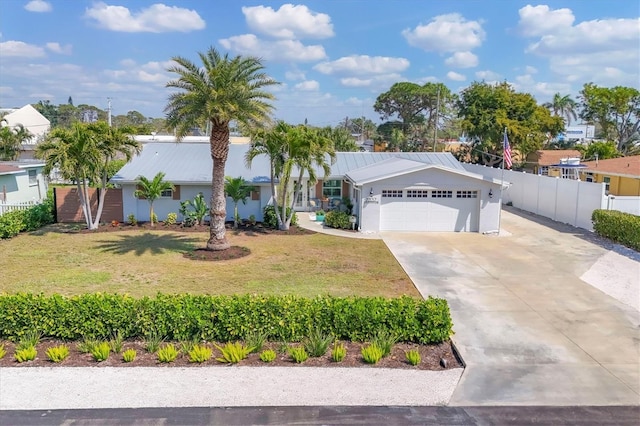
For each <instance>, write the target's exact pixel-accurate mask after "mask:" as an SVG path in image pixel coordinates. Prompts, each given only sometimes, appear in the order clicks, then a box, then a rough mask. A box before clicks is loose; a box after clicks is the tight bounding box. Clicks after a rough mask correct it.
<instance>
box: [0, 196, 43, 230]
mask: <svg viewBox="0 0 640 426" xmlns="http://www.w3.org/2000/svg"><path fill="white" fill-rule="evenodd" d="M50 223H53V201H52V199H50V198H47V199H45V200H44V201H43V202H42V203H41V204H36V205H35V206H32V207H29V208H28V209H25V210H14V211H10V212H8V213H5V214H3V215H0V239H7V238H12V237H15V236H16V235H18V234H19V233H20V232H27V231H35V230H36V229H39V228H42V227H43V226H45V225H49V224H50Z"/></svg>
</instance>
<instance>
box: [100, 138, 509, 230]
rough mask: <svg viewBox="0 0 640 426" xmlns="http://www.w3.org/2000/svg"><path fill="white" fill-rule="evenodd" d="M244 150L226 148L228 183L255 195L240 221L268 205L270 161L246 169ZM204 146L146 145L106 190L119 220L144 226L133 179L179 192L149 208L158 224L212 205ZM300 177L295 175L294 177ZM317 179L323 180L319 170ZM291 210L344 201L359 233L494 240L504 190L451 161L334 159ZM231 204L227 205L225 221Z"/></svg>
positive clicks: (419, 156) (364, 155)
mask: <svg viewBox="0 0 640 426" xmlns="http://www.w3.org/2000/svg"><path fill="white" fill-rule="evenodd" d="M249 147H250V145H249V144H230V145H229V157H228V160H227V163H226V173H225V174H226V175H227V176H232V177H238V176H242V177H243V178H244V179H245V180H247V181H249V182H251V184H252V185H254V186H255V188H256V190H255V191H254V192H253V193H252V194H251V197H250V200H248V201H247V204H246V205H242V204H240V205H239V214H240V216H241V217H242V218H248V217H249V216H250V215H255V217H256V219H257V220H262V209H263V208H264V207H265V206H266V205H268V204H269V203H270V202H271V187H270V178H269V176H270V171H269V160H268V158H267V157H266V156H258V157H257V158H255V159H254V160H253V163H252V166H251V168H247V166H246V165H245V162H244V157H245V153H246V152H247V150H248V149H249ZM211 169H212V160H211V157H210V151H209V144H208V138H202V141H190V142H181V143H175V142H151V141H147V142H146V143H145V144H144V145H143V149H142V152H141V153H140V154H139V155H138V156H136V157H135V158H134V159H133V160H132V161H131V162H130V163H129V164H127V165H126V166H125V167H123V168H122V169H121V170H120V171H119V172H118V173H117V174H116V175H115V176H114V177H113V178H112V179H111V182H112V183H114V184H117V185H119V186H120V187H121V188H122V190H123V209H124V211H123V216H124V217H127V216H128V215H129V214H134V215H135V216H136V217H137V218H138V220H142V221H144V220H149V217H148V216H149V205H148V202H147V201H146V200H138V199H136V198H135V197H134V196H133V193H134V191H135V189H136V182H137V179H138V176H141V175H142V176H145V177H147V178H152V177H153V176H155V175H156V173H158V172H160V171H161V172H164V173H165V174H166V176H165V179H166V180H168V181H170V182H172V183H173V184H174V185H175V186H176V190H175V191H173V192H170V191H168V192H167V193H166V194H165V196H163V197H162V198H161V199H159V200H157V201H156V202H155V203H154V210H155V211H156V214H157V215H158V218H159V219H160V220H163V219H164V218H165V217H166V215H167V214H168V213H171V212H175V213H177V212H178V208H179V201H181V200H182V201H184V200H187V199H192V198H193V197H194V196H195V195H196V194H197V193H198V192H202V193H203V195H204V196H205V198H206V199H207V200H209V199H210V197H211ZM292 175H293V176H297V173H296V171H294V173H293V174H292ZM317 175H318V176H323V172H322V171H321V170H318V171H317ZM301 184H302V191H301V194H300V196H299V197H298V199H297V200H296V203H295V209H296V210H298V211H311V210H313V209H319V208H324V209H327V208H331V206H333V205H335V202H337V200H342V199H343V197H346V198H349V200H350V201H351V203H352V204H353V210H352V213H353V214H354V215H355V216H356V217H357V218H358V229H359V230H361V231H363V232H378V231H439V232H449V231H452V232H483V233H488V232H495V231H497V230H498V229H499V221H500V193H501V187H502V182H501V181H500V180H497V179H492V178H489V177H484V176H482V175H479V174H475V173H471V172H468V171H466V170H465V169H464V168H463V167H462V165H461V164H460V163H459V162H458V161H457V160H456V159H455V158H454V157H453V156H452V155H451V154H450V153H424V152H414V153H407V152H404V153H391V152H389V153H386V152H385V153H381V152H338V153H336V161H335V162H334V163H333V164H332V165H331V172H330V174H329V175H328V176H325V177H324V179H322V180H320V181H318V182H317V183H315V184H310V183H309V182H308V176H304V177H303V181H302V182H301ZM232 218H233V204H232V203H231V200H230V199H228V200H227V220H232Z"/></svg>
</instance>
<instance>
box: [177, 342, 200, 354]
mask: <svg viewBox="0 0 640 426" xmlns="http://www.w3.org/2000/svg"><path fill="white" fill-rule="evenodd" d="M197 344H198V340H197V339H191V340H183V341H181V342H180V351H181V352H182V353H185V354H188V353H189V352H191V351H192V350H193V348H194V347H195V346H196V345H197Z"/></svg>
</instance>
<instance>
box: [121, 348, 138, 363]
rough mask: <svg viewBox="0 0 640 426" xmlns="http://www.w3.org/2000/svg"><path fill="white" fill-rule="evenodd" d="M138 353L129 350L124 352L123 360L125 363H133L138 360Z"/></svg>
mask: <svg viewBox="0 0 640 426" xmlns="http://www.w3.org/2000/svg"><path fill="white" fill-rule="evenodd" d="M136 355H137V352H136V350H135V349H127V350H126V351H124V352H122V360H123V361H124V362H133V361H134V360H135V359H136Z"/></svg>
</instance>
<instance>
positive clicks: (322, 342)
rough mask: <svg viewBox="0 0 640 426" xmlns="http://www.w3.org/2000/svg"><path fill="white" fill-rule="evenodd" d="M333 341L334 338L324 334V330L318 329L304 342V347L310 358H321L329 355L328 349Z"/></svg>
mask: <svg viewBox="0 0 640 426" xmlns="http://www.w3.org/2000/svg"><path fill="white" fill-rule="evenodd" d="M332 340H333V337H332V336H331V335H330V334H326V333H323V332H322V330H320V329H319V328H316V329H315V330H313V331H312V332H310V333H309V335H308V336H307V337H306V338H305V339H304V340H303V341H302V345H303V346H304V348H305V350H306V351H307V353H308V354H309V356H312V357H320V356H322V355H324V354H326V353H327V348H328V347H329V345H330V344H331V341H332Z"/></svg>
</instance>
